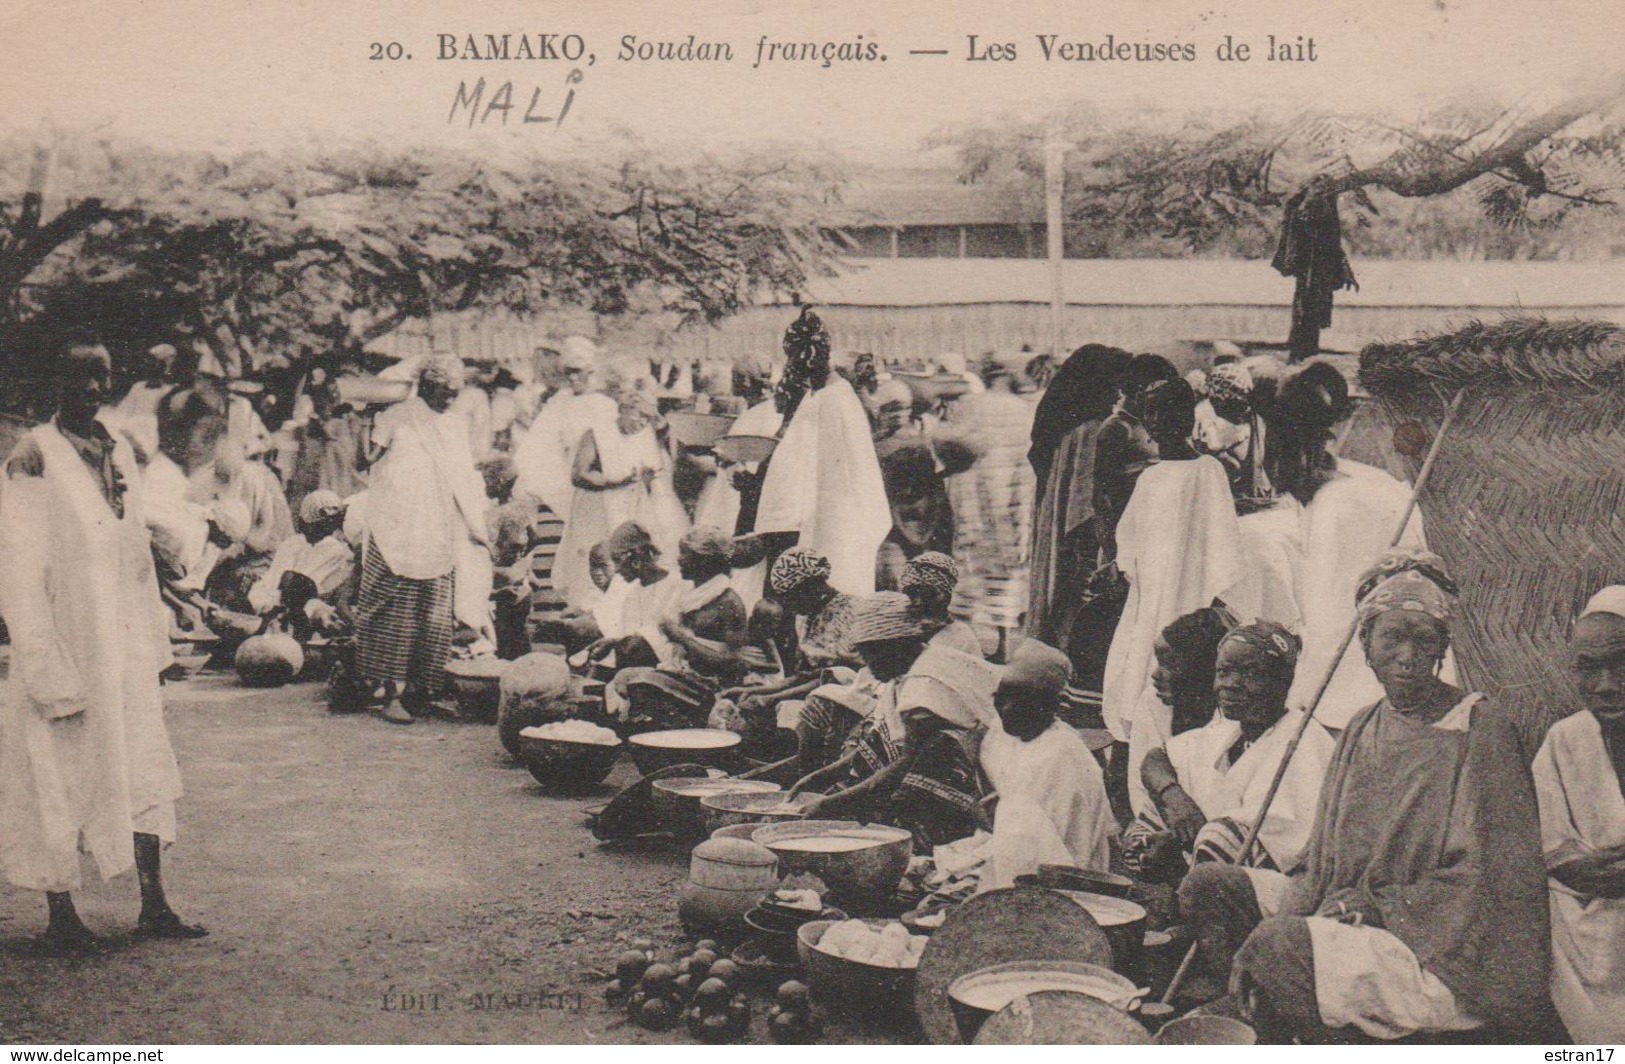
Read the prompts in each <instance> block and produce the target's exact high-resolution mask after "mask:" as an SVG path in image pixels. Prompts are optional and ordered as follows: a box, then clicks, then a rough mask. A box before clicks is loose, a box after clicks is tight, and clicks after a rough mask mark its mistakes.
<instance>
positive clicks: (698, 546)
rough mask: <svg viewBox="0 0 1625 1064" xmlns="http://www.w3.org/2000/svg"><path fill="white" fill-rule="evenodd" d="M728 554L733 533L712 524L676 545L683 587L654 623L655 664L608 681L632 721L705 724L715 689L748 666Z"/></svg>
mask: <svg viewBox="0 0 1625 1064" xmlns="http://www.w3.org/2000/svg"><path fill="white" fill-rule="evenodd" d="M732 554H733V537H731V536H728V535H726V534H724V533H723V532H721V531H720V530H718V529H714V528H695V529H691V530H690V531H689V532H688V533H687V534H685V535H684V536H683V538H682V541H681V542H680V543H679V544H678V546H677V572H678V574H679V575H680V576H681V577H682V578H683V580H684V581H685V582H686V587H685V588H684V590H683V592H682V594H681V595H679V596H678V597H677V598H675V599H673V600H671V602H670V603H669V604H668V606H667V609H666V613H665V614H664V615H663V616H662V617H661V618H660V619H659V621H658V622H657V623H656V630H657V632H658V634H659V636H660V642H659V644H658V645H656V646H655V647H653V649H654V651H655V655H656V657H658V658H659V659H660V664H659V665H658V666H656V667H654V668H626V669H622V670H621V671H620V672H619V673H618V674H616V677H615V681H614V685H613V686H614V687H615V688H616V690H617V691H618V692H619V693H621V694H623V695H624V696H625V698H626V703H627V707H628V719H629V720H630V721H632V722H633V723H634V724H636V725H638V726H640V727H641V726H644V725H647V726H649V727H651V728H692V727H700V726H703V725H704V724H705V721H706V718H707V716H708V715H709V714H710V712H711V707H712V704H713V703H714V702H715V701H716V697H717V691H718V690H719V689H721V688H722V687H723V686H725V685H729V684H734V683H737V682H738V681H739V680H740V678H741V677H743V676H744V675H745V673H747V672H748V671H750V669H751V667H752V663H751V661H750V660H749V659H748V658H747V656H746V654H745V653H744V651H745V641H746V631H745V605H744V603H742V602H741V601H740V600H739V595H738V594H737V593H736V592H735V591H734V589H733V587H732V586H731V585H730V583H729V581H728V573H729V567H728V561H729V559H730V557H732Z"/></svg>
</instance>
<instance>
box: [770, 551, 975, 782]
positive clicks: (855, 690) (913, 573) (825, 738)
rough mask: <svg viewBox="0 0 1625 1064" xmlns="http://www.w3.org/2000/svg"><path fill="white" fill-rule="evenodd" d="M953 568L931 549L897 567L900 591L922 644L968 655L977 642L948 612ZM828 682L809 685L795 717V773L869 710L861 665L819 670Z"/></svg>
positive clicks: (867, 680) (810, 765)
mask: <svg viewBox="0 0 1625 1064" xmlns="http://www.w3.org/2000/svg"><path fill="white" fill-rule="evenodd" d="M958 576H959V570H958V567H957V566H955V565H954V560H953V559H952V558H950V557H948V556H947V555H946V554H939V553H937V552H936V551H927V552H926V553H924V554H922V555H920V556H919V557H918V558H915V559H914V560H913V561H911V562H909V563H908V565H907V566H905V567H904V569H903V577H902V584H903V586H902V593H903V594H904V595H906V596H907V597H908V600H909V605H910V607H911V609H912V610H913V612H914V616H915V617H916V618H917V619H918V620H919V622H920V624H921V627H922V629H923V630H924V631H925V633H926V635H927V644H926V645H927V646H928V647H942V648H947V649H949V650H954V651H957V652H959V653H962V654H969V655H972V656H974V657H978V658H979V657H981V656H982V647H981V644H980V642H979V641H978V640H977V638H976V633H975V632H974V631H972V630H971V627H970V625H968V624H966V623H965V622H963V621H956V620H954V619H953V618H952V617H950V616H949V615H948V604H949V603H950V602H951V601H952V600H953V594H954V582H955V581H956V580H957V579H958ZM825 679H826V680H827V681H828V682H826V683H823V684H821V685H819V686H818V687H815V688H814V689H813V690H812V691H811V692H810V693H809V694H808V695H807V698H806V702H805V703H804V704H803V705H802V706H801V709H800V712H799V714H797V716H796V717H795V722H794V725H793V727H794V730H795V733H796V749H797V752H798V755H799V761H798V767H799V769H800V773H801V775H806V774H808V773H810V772H814V771H817V770H818V769H820V768H823V767H824V766H825V765H828V764H829V763H830V762H831V761H833V760H835V759H836V758H837V757H839V756H840V754H841V753H842V751H843V750H844V749H845V747H846V745H847V742H848V740H849V739H850V737H851V736H852V733H853V730H854V729H855V728H857V727H859V726H860V725H861V724H862V723H863V722H864V721H865V720H867V719H868V718H869V716H870V714H871V713H873V712H874V707H875V700H876V698H877V696H878V693H879V690H880V684H879V682H878V681H876V679H875V678H874V676H873V674H872V673H870V671H869V670H868V669H867V668H861V669H859V670H858V671H857V673H856V675H853V674H851V673H850V671H849V670H846V669H836V670H825Z"/></svg>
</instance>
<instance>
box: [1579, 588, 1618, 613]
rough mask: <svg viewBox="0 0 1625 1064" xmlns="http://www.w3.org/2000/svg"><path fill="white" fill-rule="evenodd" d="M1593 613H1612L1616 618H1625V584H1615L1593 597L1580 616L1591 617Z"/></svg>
mask: <svg viewBox="0 0 1625 1064" xmlns="http://www.w3.org/2000/svg"><path fill="white" fill-rule="evenodd" d="M1593 613H1611V614H1613V615H1614V616H1615V617H1625V584H1613V585H1611V586H1609V587H1605V588H1603V589H1602V590H1601V591H1599V592H1597V593H1596V594H1595V595H1592V596H1591V598H1590V600H1589V601H1587V602H1586V605H1585V609H1583V610H1581V611H1580V616H1581V617H1589V616H1591V615H1592V614H1593Z"/></svg>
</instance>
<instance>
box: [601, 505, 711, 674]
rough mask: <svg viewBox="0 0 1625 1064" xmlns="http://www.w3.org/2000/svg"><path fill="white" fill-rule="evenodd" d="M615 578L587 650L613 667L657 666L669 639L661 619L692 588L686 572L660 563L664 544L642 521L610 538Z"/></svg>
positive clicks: (629, 523)
mask: <svg viewBox="0 0 1625 1064" xmlns="http://www.w3.org/2000/svg"><path fill="white" fill-rule="evenodd" d="M607 544H608V552H609V559H610V564H611V565H613V566H614V567H615V577H614V579H613V580H612V581H611V582H610V585H609V589H608V590H607V591H605V592H604V593H603V599H602V601H600V602H599V603H598V605H597V606H596V607H595V608H594V610H593V619H594V620H596V621H597V622H598V629H599V632H600V636H599V638H598V639H597V640H595V641H594V642H593V643H592V644H590V645H589V646H588V647H587V649H586V650H585V651H584V657H585V658H586V659H587V660H588V661H602V662H605V663H608V662H609V660H610V658H609V656H610V655H611V654H613V655H614V661H613V667H614V668H616V669H625V668H629V667H639V666H645V667H651V668H652V667H653V666H655V665H658V664H660V654H659V652H658V651H657V650H656V647H659V646H662V645H665V644H666V643H667V640H666V638H665V636H664V635H662V634H661V632H660V622H661V620H663V619H664V618H665V617H666V616H667V614H669V613H670V612H671V607H672V604H673V603H675V602H676V601H677V600H678V599H680V598H681V597H682V595H683V592H684V591H685V590H686V588H685V586H684V581H683V580H682V578H681V577H678V576H674V575H673V574H672V573H671V572H670V571H669V570H667V569H666V568H665V567H664V566H662V565H661V564H660V549H659V548H658V547H656V546H655V544H654V540H653V539H651V538H650V537H649V533H648V531H647V530H645V529H644V527H643V526H642V525H640V524H638V523H637V522H636V521H627V522H624V523H623V524H621V525H620V526H619V527H617V528H616V529H615V531H614V532H613V533H611V534H610V537H609V539H608V541H607Z"/></svg>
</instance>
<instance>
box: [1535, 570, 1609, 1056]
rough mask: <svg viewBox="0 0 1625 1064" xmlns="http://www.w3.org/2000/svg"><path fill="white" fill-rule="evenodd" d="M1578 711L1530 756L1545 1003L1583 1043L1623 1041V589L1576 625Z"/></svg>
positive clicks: (1598, 598) (1599, 600)
mask: <svg viewBox="0 0 1625 1064" xmlns="http://www.w3.org/2000/svg"><path fill="white" fill-rule="evenodd" d="M1573 651H1574V658H1573V670H1574V679H1575V686H1577V687H1578V688H1579V689H1580V695H1581V697H1582V698H1583V699H1584V700H1585V706H1586V708H1585V710H1584V711H1583V712H1580V713H1576V714H1574V715H1573V716H1570V717H1566V718H1564V719H1563V720H1560V721H1558V722H1557V723H1556V724H1554V725H1552V728H1551V730H1550V731H1548V732H1547V733H1546V741H1545V743H1544V744H1542V746H1541V748H1540V753H1538V754H1537V755H1535V765H1534V773H1535V794H1536V796H1537V797H1538V798H1539V799H1540V827H1541V832H1540V833H1541V844H1542V848H1543V849H1544V850H1545V854H1546V874H1547V877H1548V878H1547V885H1548V887H1549V896H1550V900H1551V912H1552V1002H1553V1004H1555V1005H1556V1006H1557V1011H1558V1014H1559V1015H1561V1016H1562V1017H1563V1024H1564V1026H1566V1027H1567V1028H1568V1031H1569V1034H1570V1035H1571V1036H1572V1037H1573V1038H1574V1040H1575V1042H1576V1043H1578V1044H1580V1045H1589V1044H1598V1043H1600V1044H1604V1045H1607V1044H1610V1043H1618V1042H1625V794H1622V788H1625V586H1620V585H1615V586H1614V587H1609V588H1604V589H1603V590H1602V591H1599V592H1598V593H1597V594H1596V595H1595V596H1593V597H1592V599H1591V601H1590V602H1588V603H1587V604H1586V608H1585V609H1584V611H1582V612H1581V614H1580V619H1579V620H1578V621H1577V622H1575V625H1574V643H1573Z"/></svg>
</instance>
